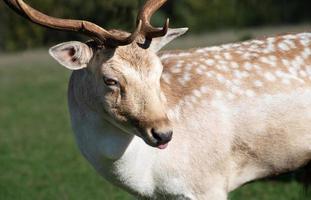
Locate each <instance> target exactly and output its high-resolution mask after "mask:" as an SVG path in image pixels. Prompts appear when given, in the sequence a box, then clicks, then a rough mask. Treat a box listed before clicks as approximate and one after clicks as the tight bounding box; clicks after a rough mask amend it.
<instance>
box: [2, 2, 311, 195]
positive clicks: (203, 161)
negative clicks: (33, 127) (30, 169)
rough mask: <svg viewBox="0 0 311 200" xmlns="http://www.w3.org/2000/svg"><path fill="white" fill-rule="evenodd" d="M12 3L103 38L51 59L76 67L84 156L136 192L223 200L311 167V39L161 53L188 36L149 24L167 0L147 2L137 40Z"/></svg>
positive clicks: (38, 19)
mask: <svg viewBox="0 0 311 200" xmlns="http://www.w3.org/2000/svg"><path fill="white" fill-rule="evenodd" d="M4 1H5V2H6V3H7V4H8V5H9V6H10V7H11V8H12V9H13V10H14V11H15V12H17V13H19V14H20V15H21V16H23V17H25V18H27V19H28V20H30V21H32V22H34V23H37V24H39V25H42V26H45V27H49V28H54V29H59V30H66V31H75V32H80V33H83V34H86V35H88V36H90V37H91V38H92V39H93V40H92V41H90V42H86V43H82V42H77V41H75V42H66V43H62V44H59V45H57V46H55V47H53V48H51V49H50V54H51V55H52V57H53V58H55V59H56V60H57V61H58V62H59V63H60V64H61V65H63V66H65V67H66V68H68V69H70V70H73V72H72V75H71V79H70V83H69V88H68V104H69V108H70V115H71V121H72V128H73V131H74V133H75V136H76V141H77V143H78V146H79V148H80V150H81V152H82V154H83V155H84V156H85V158H86V159H87V160H88V161H89V162H90V163H91V164H92V165H93V166H94V168H95V169H96V170H97V171H98V172H99V174H101V175H102V176H103V177H105V178H106V179H108V180H110V181H111V182H112V183H114V184H116V185H118V186H120V187H122V188H123V189H125V190H127V191H128V192H130V193H132V194H134V195H136V196H137V197H139V198H144V199H204V200H205V199H212V200H224V199H227V194H228V192H230V191H232V190H234V189H236V188H237V187H239V186H240V185H242V184H244V183H246V182H249V181H251V180H254V179H258V178H262V177H266V176H271V175H275V174H279V173H283V172H287V171H291V170H295V169H297V168H299V167H301V166H303V165H305V164H307V163H308V162H309V161H310V159H311V33H300V34H287V35H283V36H277V37H269V38H265V39H260V40H259V39H258V40H252V41H246V42H242V43H236V44H226V45H222V46H217V47H207V48H198V49H191V50H180V51H165V52H159V50H160V49H161V48H162V47H163V46H165V45H166V44H167V43H168V42H170V41H172V40H173V39H175V38H176V37H178V36H180V35H182V34H184V33H185V32H186V31H187V28H181V29H170V28H168V20H167V21H166V23H165V25H164V26H163V28H161V29H157V28H154V27H153V26H152V25H151V24H150V18H151V16H152V15H153V14H154V12H155V11H156V10H157V9H159V8H160V7H161V6H162V5H163V4H164V3H165V2H166V0H148V1H147V2H146V3H145V5H144V6H143V8H142V9H141V10H140V12H139V14H138V18H137V26H136V29H135V31H133V33H127V32H124V31H119V30H111V31H107V30H105V29H103V28H101V27H99V26H97V25H95V24H93V23H91V22H87V21H79V20H67V19H59V18H53V17H50V16H47V15H45V14H43V13H41V12H39V11H37V10H35V9H33V8H31V7H30V6H29V5H27V4H26V3H24V2H23V1H22V0H4Z"/></svg>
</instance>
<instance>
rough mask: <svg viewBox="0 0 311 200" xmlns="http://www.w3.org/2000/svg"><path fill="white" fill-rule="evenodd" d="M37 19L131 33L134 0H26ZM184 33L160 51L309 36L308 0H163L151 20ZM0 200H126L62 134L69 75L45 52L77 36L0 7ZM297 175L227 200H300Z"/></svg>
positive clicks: (66, 130) (138, 1)
mask: <svg viewBox="0 0 311 200" xmlns="http://www.w3.org/2000/svg"><path fill="white" fill-rule="evenodd" d="M25 2H27V3H29V4H30V5H32V6H33V7H34V8H37V9H39V10H41V11H43V12H45V13H48V14H49V15H52V16H57V17H62V18H75V19H85V20H89V21H92V22H95V23H97V24H99V25H102V26H103V27H105V28H107V29H109V28H117V29H123V30H128V31H130V30H132V29H133V27H134V22H135V18H136V14H137V10H138V8H139V6H141V5H142V4H143V3H144V1H142V0H93V1H84V0H44V1H42V0H25ZM165 17H169V18H170V20H171V27H189V28H190V30H189V32H188V34H187V35H186V36H185V37H183V38H180V39H179V40H176V42H173V43H172V44H171V45H169V46H168V47H167V48H169V49H171V48H191V47H199V46H207V45H216V44H221V43H226V42H234V41H242V40H248V39H252V38H256V37H262V36H270V35H275V34H281V33H290V32H311V1H310V0H169V1H168V3H167V4H166V5H165V6H164V7H163V8H162V9H161V10H160V11H159V12H158V13H157V14H156V15H155V16H154V17H153V19H152V20H153V23H154V24H155V25H159V26H160V25H162V23H163V21H164V19H165ZM0 25H1V27H0V200H2V199H3V200H7V199H23V200H24V199H29V200H30V199H31V200H34V199H44V200H45V199H51V200H52V199H64V200H67V199H77V200H80V199H81V200H82V199H83V200H84V199H85V200H88V199H92V200H96V199H101V200H103V199H104V200H105V199H107V200H114V199H116V200H118V199H121V200H131V199H134V198H133V197H131V196H130V195H128V194H126V193H125V192H123V191H121V190H120V189H118V188H115V187H113V186H111V185H110V184H109V183H108V182H106V181H105V180H103V178H101V177H100V176H99V175H97V174H96V172H95V170H93V169H92V167H91V166H90V165H89V164H88V163H87V162H86V161H85V160H84V159H83V158H82V156H81V155H80V153H79V150H78V149H77V147H76V145H75V141H74V138H73V135H72V132H71V128H70V121H69V114H68V109H67V103H66V90H67V83H68V79H69V76H70V72H69V71H67V70H65V69H64V68H62V67H61V66H59V65H58V64H57V63H56V62H55V61H53V60H52V59H51V58H50V57H49V55H48V53H47V49H48V47H49V46H52V45H56V44H58V43H60V42H64V41H68V40H80V41H84V40H86V38H83V37H82V36H80V35H77V34H72V33H64V32H59V31H54V30H48V29H45V28H41V27H39V26H36V25H33V24H31V23H29V22H28V21H26V20H24V19H22V18H21V17H19V16H17V15H16V14H15V13H13V12H12V11H11V10H10V9H9V8H8V7H7V6H6V5H5V4H4V3H3V2H2V1H1V2H0ZM301 178H303V171H299V172H298V173H294V174H288V175H283V176H281V177H279V178H277V179H266V180H261V181H257V182H254V183H250V184H247V185H246V186H244V187H242V188H241V189H239V190H237V191H235V192H233V193H232V194H231V195H230V199H233V200H240V199H242V200H244V199H247V200H276V199H277V200H304V199H310V198H311V196H310V194H304V193H303V187H302V184H301V183H300V182H299V180H300V179H301Z"/></svg>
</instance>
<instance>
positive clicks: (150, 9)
mask: <svg viewBox="0 0 311 200" xmlns="http://www.w3.org/2000/svg"><path fill="white" fill-rule="evenodd" d="M166 1H167V0H148V1H147V2H146V3H145V5H144V6H143V8H142V9H141V10H140V12H139V14H138V17H137V21H138V22H139V20H141V21H142V23H143V25H142V32H141V33H142V34H143V35H144V36H145V37H146V38H148V39H152V38H155V37H161V36H164V35H165V34H166V33H167V31H168V27H169V19H167V20H166V21H165V23H164V25H163V27H162V29H158V28H155V27H153V26H152V25H151V23H150V19H151V17H152V15H153V14H154V13H155V12H156V11H157V10H158V9H159V8H160V7H161V6H162V5H163V4H164V3H165V2H166Z"/></svg>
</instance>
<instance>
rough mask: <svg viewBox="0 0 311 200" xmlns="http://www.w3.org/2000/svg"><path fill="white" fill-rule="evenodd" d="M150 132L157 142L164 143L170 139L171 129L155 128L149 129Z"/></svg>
mask: <svg viewBox="0 0 311 200" xmlns="http://www.w3.org/2000/svg"><path fill="white" fill-rule="evenodd" d="M151 134H152V137H153V138H154V139H156V140H157V143H158V144H166V143H168V142H169V141H171V140H172V136H173V131H166V132H163V131H161V132H160V131H157V130H156V129H154V128H152V129H151Z"/></svg>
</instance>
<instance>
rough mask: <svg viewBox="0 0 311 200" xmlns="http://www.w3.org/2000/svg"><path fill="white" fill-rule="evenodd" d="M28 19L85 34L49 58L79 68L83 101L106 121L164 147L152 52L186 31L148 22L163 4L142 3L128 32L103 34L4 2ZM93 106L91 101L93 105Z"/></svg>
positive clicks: (165, 131) (157, 67)
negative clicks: (84, 90)
mask: <svg viewBox="0 0 311 200" xmlns="http://www.w3.org/2000/svg"><path fill="white" fill-rule="evenodd" d="M4 1H5V2H6V3H7V4H8V5H9V6H10V7H11V8H12V9H13V10H14V11H16V12H17V13H18V14H20V15H21V16H23V17H25V18H27V19H28V20H30V21H32V22H34V23H36V24H39V25H42V26H45V27H48V28H53V29H58V30H66V31H74V32H78V33H82V34H85V35H87V36H89V37H91V38H92V39H93V40H92V41H89V42H86V43H82V42H78V41H71V42H66V43H61V44H59V45H57V46H54V47H52V48H51V49H50V54H51V56H52V57H53V58H55V59H56V60H57V61H58V62H59V63H60V64H61V65H63V66H65V67H66V68H68V69H70V70H81V71H83V72H84V73H85V74H86V76H87V78H86V79H87V80H91V81H86V82H85V83H83V84H88V87H87V88H89V90H92V91H89V92H88V94H89V97H88V99H90V101H91V102H93V104H96V105H90V106H93V107H96V108H97V110H98V111H99V112H102V113H104V115H106V116H105V117H106V119H107V118H108V119H110V120H112V123H114V124H117V125H118V126H122V127H123V128H125V129H126V130H128V132H130V133H132V134H136V135H137V136H139V137H141V138H143V139H144V141H145V142H146V143H147V144H149V145H151V146H154V147H159V148H164V147H166V144H167V143H168V142H169V141H170V140H171V138H172V133H173V130H172V126H171V123H170V121H169V119H168V117H167V113H166V112H167V108H166V106H167V105H166V98H165V95H164V94H163V93H162V91H161V84H160V77H161V74H162V70H163V66H162V63H161V60H160V58H159V57H158V56H157V54H156V53H157V52H158V51H159V50H160V49H161V48H162V47H163V46H164V45H166V44H167V43H168V42H170V41H172V40H173V39H175V38H176V37H178V36H180V35H182V34H184V33H185V32H186V31H187V28H180V29H170V28H168V26H169V20H166V22H165V24H164V26H163V27H162V28H161V29H158V28H155V27H153V26H152V25H151V24H150V18H151V16H152V15H153V14H154V13H155V11H156V10H157V9H159V8H160V7H161V6H162V5H163V4H164V3H165V2H166V0H148V1H147V2H146V3H145V5H144V6H143V8H142V9H141V10H140V12H139V14H138V17H137V25H136V28H135V30H134V31H133V33H127V32H124V31H119V30H110V31H107V30H105V29H103V28H101V27H99V26H97V25H96V24H93V23H91V22H88V21H81V20H69V19H59V18H54V17H50V16H47V15H45V14H43V13H41V12H39V11H37V10H35V9H33V8H31V7H30V6H29V5H27V4H26V3H25V2H24V1H22V0H4ZM94 102H96V103H94Z"/></svg>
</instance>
